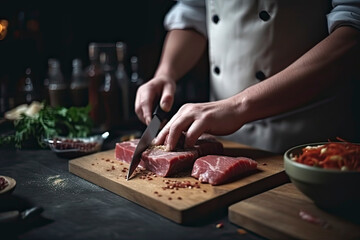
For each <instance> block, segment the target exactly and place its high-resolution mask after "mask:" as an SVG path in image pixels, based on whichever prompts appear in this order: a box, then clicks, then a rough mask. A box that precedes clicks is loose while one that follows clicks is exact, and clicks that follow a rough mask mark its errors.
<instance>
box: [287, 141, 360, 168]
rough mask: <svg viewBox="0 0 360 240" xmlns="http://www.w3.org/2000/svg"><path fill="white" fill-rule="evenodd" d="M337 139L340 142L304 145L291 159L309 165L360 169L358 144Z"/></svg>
mask: <svg viewBox="0 0 360 240" xmlns="http://www.w3.org/2000/svg"><path fill="white" fill-rule="evenodd" d="M339 140H341V142H329V143H325V144H322V145H318V146H306V147H304V148H303V149H302V152H301V153H300V154H299V155H296V156H293V159H294V160H295V161H296V162H298V163H303V164H306V165H309V166H315V167H321V168H328V169H340V170H343V171H347V170H350V171H360V145H359V144H354V143H349V142H346V141H345V140H342V139H339Z"/></svg>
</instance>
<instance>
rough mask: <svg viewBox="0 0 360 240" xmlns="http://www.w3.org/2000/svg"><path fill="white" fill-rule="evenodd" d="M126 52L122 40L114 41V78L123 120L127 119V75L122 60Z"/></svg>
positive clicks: (128, 100)
mask: <svg viewBox="0 0 360 240" xmlns="http://www.w3.org/2000/svg"><path fill="white" fill-rule="evenodd" d="M125 54H126V44H125V43H123V42H117V43H116V56H117V62H118V64H117V68H116V79H117V82H118V85H119V88H120V90H121V96H122V97H121V107H122V120H123V121H124V122H126V121H128V120H129V102H130V99H129V76H128V74H127V73H126V70H125V65H124V60H125Z"/></svg>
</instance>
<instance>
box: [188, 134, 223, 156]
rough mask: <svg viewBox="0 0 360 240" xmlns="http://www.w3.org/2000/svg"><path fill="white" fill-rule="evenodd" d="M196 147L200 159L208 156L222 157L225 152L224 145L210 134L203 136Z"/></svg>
mask: <svg viewBox="0 0 360 240" xmlns="http://www.w3.org/2000/svg"><path fill="white" fill-rule="evenodd" d="M194 147H195V149H196V150H197V151H198V154H199V156H200V157H201V156H206V155H221V154H223V152H224V147H223V145H222V143H221V142H219V141H218V140H216V138H215V137H213V136H211V135H208V134H206V135H202V136H201V137H200V138H199V139H198V140H197V142H196V144H195V146H194Z"/></svg>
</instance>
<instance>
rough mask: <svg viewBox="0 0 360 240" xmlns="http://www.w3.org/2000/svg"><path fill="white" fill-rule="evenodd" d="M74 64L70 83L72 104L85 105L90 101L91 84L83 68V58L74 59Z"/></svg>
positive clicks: (76, 105)
mask: <svg viewBox="0 0 360 240" xmlns="http://www.w3.org/2000/svg"><path fill="white" fill-rule="evenodd" d="M72 66H73V69H72V74H71V83H70V91H71V100H72V104H73V106H75V107H85V106H86V105H87V104H88V102H89V86H88V81H87V79H86V78H85V75H84V73H83V70H82V62H81V60H80V59H74V60H73V62H72Z"/></svg>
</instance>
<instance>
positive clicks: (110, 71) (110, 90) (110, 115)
mask: <svg viewBox="0 0 360 240" xmlns="http://www.w3.org/2000/svg"><path fill="white" fill-rule="evenodd" d="M100 61H101V64H102V66H103V71H104V82H103V84H102V86H101V87H100V94H101V97H102V99H103V101H104V102H103V103H104V105H103V107H104V109H105V116H106V119H105V128H106V130H111V129H114V128H116V127H118V126H119V125H120V121H121V112H120V111H121V105H120V102H121V92H120V89H119V86H118V84H117V80H116V77H115V71H114V68H113V67H112V65H111V64H110V59H109V56H108V54H107V53H101V55H100Z"/></svg>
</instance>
